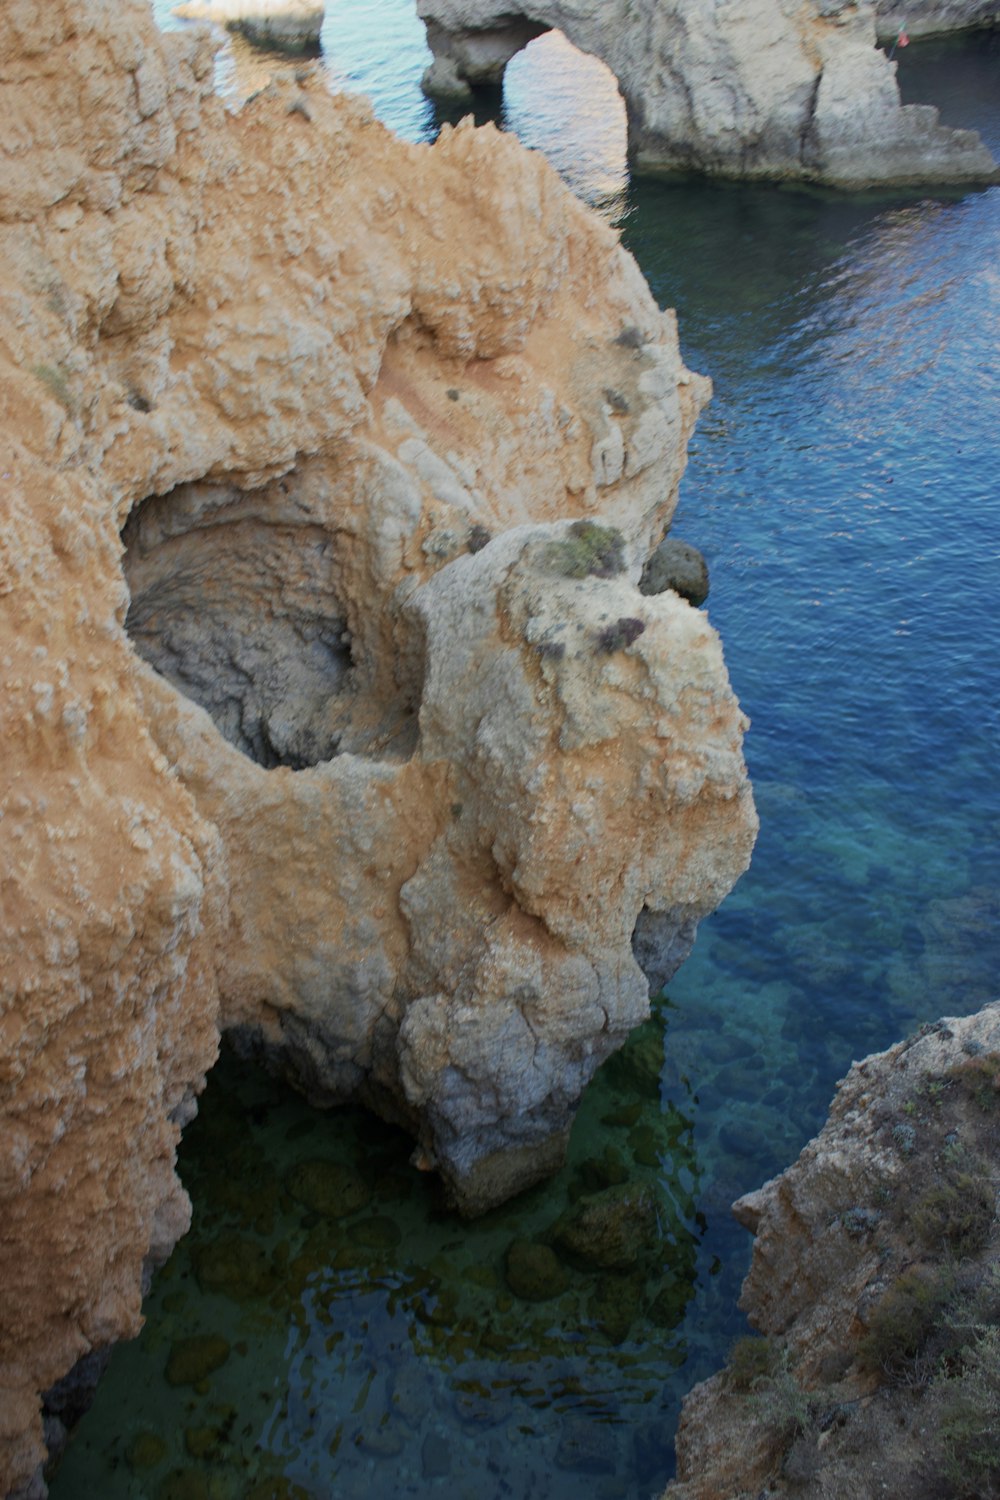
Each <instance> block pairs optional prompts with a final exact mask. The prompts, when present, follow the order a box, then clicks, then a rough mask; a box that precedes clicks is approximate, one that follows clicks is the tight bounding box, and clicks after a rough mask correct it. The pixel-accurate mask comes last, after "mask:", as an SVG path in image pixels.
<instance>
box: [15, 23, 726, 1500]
mask: <svg viewBox="0 0 1000 1500" xmlns="http://www.w3.org/2000/svg"><path fill="white" fill-rule="evenodd" d="M0 59H2V62H0V113H2V118H3V121H4V130H3V132H2V136H0V429H2V434H3V438H2V444H0V503H2V506H3V524H2V528H0V663H2V669H3V675H2V697H0V707H2V713H3V755H2V760H0V882H2V893H3V895H2V911H0V932H2V991H0V1113H2V1133H0V1141H2V1146H0V1174H2V1175H0V1197H2V1204H0V1210H2V1211H0V1492H3V1493H7V1492H15V1491H18V1490H19V1489H22V1488H24V1487H27V1488H25V1492H28V1490H30V1489H32V1487H35V1488H37V1485H38V1483H39V1481H38V1477H37V1471H38V1465H39V1462H40V1460H41V1458H42V1456H43V1452H44V1448H43V1439H42V1425H41V1417H40V1407H39V1393H40V1392H44V1391H45V1390H47V1389H48V1388H50V1387H51V1386H52V1385H53V1383H55V1382H56V1381H58V1380H59V1379H60V1378H61V1377H62V1376H63V1375H64V1374H65V1373H66V1372H67V1371H68V1370H70V1369H71V1367H73V1366H74V1364H75V1362H77V1361H79V1360H81V1359H83V1358H84V1357H85V1356H87V1355H88V1354H89V1353H91V1352H92V1351H96V1350H100V1349H102V1348H105V1347H107V1346H108V1345H110V1344H111V1343H113V1342H114V1341H115V1340H117V1339H120V1338H123V1337H127V1336H129V1335H131V1334H134V1333H135V1331H136V1329H137V1327H138V1325H139V1321H140V1298H141V1285H142V1278H143V1270H144V1266H147V1265H148V1264H151V1263H154V1262H156V1261H158V1260H160V1259H162V1258H163V1256H164V1255H165V1254H167V1253H168V1252H169V1249H170V1247H171V1245H172V1244H173V1243H174V1241H175V1240H176V1238H177V1236H178V1235H179V1234H181V1233H182V1232H183V1230H184V1228H185V1225H186V1223H187V1215H188V1211H189V1210H188V1204H187V1200H186V1197H185V1195H184V1193H183V1190H182V1188H181V1187H180V1185H179V1183H178V1182H177V1179H176V1177H175V1175H174V1170H173V1162H174V1150H175V1146H176V1143H177V1140H178V1136H179V1132H180V1129H181V1127H182V1126H183V1124H184V1122H185V1121H186V1120H187V1119H188V1118H189V1117H190V1114H191V1111H192V1109H193V1107H194V1104H193V1101H194V1097H195V1096H196V1094H197V1093H198V1091H199V1090H200V1088H201V1087H202V1085H203V1082H204V1076H205V1073H206V1070H207V1069H209V1068H210V1067H211V1065H212V1063H213V1060H214V1058H215V1055H216V1050H217V1045H218V1038H219V1028H220V1025H221V1026H223V1027H229V1028H230V1029H231V1031H232V1034H233V1035H234V1037H235V1039H236V1040H237V1042H238V1044H239V1045H241V1046H242V1047H243V1048H244V1049H246V1050H248V1051H253V1052H258V1053H260V1054H262V1055H263V1056H265V1058H266V1059H267V1060H269V1061H270V1062H271V1064H272V1065H274V1066H276V1067H278V1068H280V1069H282V1070H283V1071H285V1072H286V1073H287V1074H288V1075H289V1076H291V1077H293V1078H294V1079H295V1080H296V1081H297V1082H298V1084H299V1086H301V1087H302V1088H304V1089H305V1090H306V1092H307V1093H308V1094H309V1095H310V1097H312V1098H314V1099H316V1100H317V1102H320V1103H329V1102H335V1101H336V1100H338V1099H343V1098H347V1097H354V1098H360V1099H362V1100H367V1101H368V1102H370V1103H371V1104H373V1105H374V1106H375V1107H377V1108H379V1109H381V1110H382V1111H383V1112H384V1113H386V1114H388V1115H390V1116H391V1117H393V1118H397V1119H400V1120H402V1121H403V1122H404V1123H405V1124H406V1125H407V1126H408V1127H409V1128H410V1129H411V1130H412V1131H413V1133H414V1135H415V1136H416V1137H417V1138H418V1142H419V1149H420V1151H421V1152H422V1154H423V1160H424V1162H425V1164H436V1165H437V1166H438V1167H439V1169H440V1170H441V1172H442V1174H443V1176H444V1177H445V1179H446V1181H447V1182H448V1183H449V1184H450V1187H451V1190H452V1192H453V1195H454V1197H455V1198H456V1200H457V1201H458V1202H459V1203H461V1204H462V1205H463V1206H464V1207H465V1208H467V1209H468V1210H470V1211H474V1210H476V1209H477V1208H481V1207H483V1206H484V1205H486V1204H488V1203H490V1202H494V1201H496V1200H497V1199H498V1198H499V1197H502V1196H503V1195H504V1194H505V1193H507V1192H510V1191H514V1190H516V1189H517V1187H519V1186H521V1185H523V1184H524V1183H525V1182H528V1181H531V1180H534V1179H535V1178H536V1177H537V1176H538V1175H539V1173H541V1172H544V1171H545V1170H547V1169H548V1168H549V1167H550V1166H551V1165H552V1164H553V1163H554V1162H555V1161H556V1160H557V1159H558V1157H559V1155H560V1153H561V1150H562V1145H563V1142H564V1139H565V1135H566V1131H567V1130H568V1126H569V1123H570V1120H571V1118H572V1114H573V1110H574V1108H575V1104H576V1101H577V1099H578V1097H579V1094H580V1091H581V1090H582V1088H583V1087H584V1085H585V1084H586V1082H587V1080H588V1079H589V1077H590V1076H591V1074H592V1072H593V1070H594V1068H595V1067H596V1066H597V1065H598V1063H599V1062H600V1061H601V1060H602V1059H603V1057H604V1056H606V1055H607V1053H608V1052H609V1050H611V1049H612V1048H613V1047H614V1046H615V1045H617V1044H618V1043H619V1042H620V1041H621V1040H622V1038H623V1037H624V1036H625V1034H626V1033H627V1031H628V1030H629V1029H630V1028H631V1027H632V1026H633V1025H634V1024H635V1023H636V1022H637V1021H639V1020H640V1019H641V1018H642V1017H643V1015H644V1014H645V1011H646V1006H647V985H646V981H645V979H644V977H643V974H642V972H641V970H640V968H639V966H638V964H637V963H636V961H635V958H634V956H633V946H632V945H633V935H635V944H636V951H637V952H639V953H640V954H641V956H642V958H643V962H644V964H645V965H646V966H647V967H648V969H649V970H650V971H651V972H652V973H653V974H654V976H655V977H656V978H657V979H658V978H659V977H661V976H662V975H665V974H666V973H669V972H670V971H671V970H672V968H673V967H675V966H676V963H677V962H679V961H680V959H681V958H682V957H683V955H684V952H685V951H686V948H687V946H688V945H689V943H690V940H691V935H692V932H693V928H694V925H695V923H696V922H697V920H698V918H699V917H700V916H701V915H703V914H704V913H705V912H706V911H707V910H709V909H711V908H712V907H713V906H714V905H716V904H717V902H718V901H719V900H720V899H721V898H722V897H723V895H724V894H725V892H726V891H727V890H728V888H729V887H730V885H731V884H732V882H733V881H734V880H735V879H736V878H737V876H738V874H739V873H740V871H741V870H742V869H743V868H744V867H745V865H746V863H747V860H748V858H749V853H750V847H751V844H752V840H753V835H754V829H755V820H754V814H753V807H752V802H751V799H750V794H749V788H748V785H747V782H746V777H745V772H744V768H743V762H742V758H741V752H740V741H741V735H742V730H743V727H744V723H743V720H742V717H741V715H740V712H739V709H738V706H737V705H736V703H735V701H734V699H733V697H732V694H731V692H730V689H729V687H728V684H727V681H726V677H725V672H724V668H723V665H722V660H721V652H720V648H719V643H718V641H717V639H716V637H715V635H714V633H713V631H712V630H711V627H710V626H709V624H708V623H707V621H706V619H705V618H704V617H703V616H702V615H700V614H699V613H697V612H696V611H694V610H692V609H691V608H690V607H689V606H688V605H687V604H685V603H684V602H683V601H682V600H681V599H680V598H679V597H678V596H677V595H675V594H673V593H665V594H662V595H659V596H654V597H645V596H643V595H641V594H640V593H639V592H638V590H637V588H636V587H635V581H636V579H637V578H638V574H639V570H640V567H641V565H642V562H643V560H644V559H645V557H646V556H647V555H648V553H649V551H650V549H651V548H652V547H653V546H654V545H655V544H656V543H657V542H658V541H659V539H660V537H661V536H662V534H663V532H664V530H665V528H666V527H667V525H668V524H669V520H670V516H671V513H672V509H673V506H674V502H675V498H676V490H677V484H678V481H679V477H680V472H681V469H682V466H683V462H684V450H685V443H686V439H687V436H688V433H689V431H690V428H691V425H692V423H693V422H694V420H695V417H696V415H697V411H698V409H699V407H700V405H701V403H702V402H703V400H704V399H705V395H706V392H707V385H706V383H705V382H703V381H701V380H700V379H698V378H697V377H694V376H691V375H690V374H689V373H688V372H687V371H686V370H685V369H684V368H683V365H682V363H681V361H680V358H679V355H678V351H677V341H676V332H675V328H674V324H673V321H672V318H671V317H670V316H669V315H663V314H661V313H660V312H659V310H658V309H657V308H656V307H655V305H654V303H653V301H652V299H651V297H650V295H649V293H648V290H647V288H646V287H645V284H644V283H643V281H642V278H641V276H640V274H639V272H638V270H637V269H636V267H635V265H634V263H633V262H632V261H631V259H630V258H629V257H628V256H627V255H626V254H624V252H623V251H622V250H621V249H620V248H619V246H618V244H617V241H616V239H615V237H614V235H613V234H612V233H611V232H610V231H609V230H608V229H607V228H606V227H604V226H602V225H600V224H599V223H597V222H596V221H595V220H594V219H593V218H591V217H590V215H589V214H588V213H587V212H586V211H585V210H584V209H583V208H582V207H580V206H579V205H578V204H577V203H576V202H575V201H574V200H572V198H571V197H570V196H569V195H568V194H567V193H566V192H565V191H564V189H563V188H562V187H561V185H560V184H559V182H558V181H557V179H556V178H555V176H554V174H553V173H552V172H551V170H550V169H549V168H548V167H547V165H546V164H545V162H544V161H543V160H542V159H540V158H538V157H535V156H530V155H528V154H527V153H525V152H524V151H523V150H522V149H521V148H520V147H519V146H518V145H517V143H516V142H514V141H512V140H510V139H506V138H502V137H500V136H498V135H497V134H496V133H495V132H493V131H491V130H490V131H483V132H476V131H473V130H471V129H460V130H458V131H455V132H449V133H446V135H445V137H444V138H443V139H442V140H441V141H440V142H439V143H438V144H437V145H436V146H435V147H433V148H427V147H415V146H405V145H402V144H400V143H399V142H397V141H396V140H394V139H393V138H392V137H391V136H390V135H389V134H388V132H387V131H385V130H384V129H383V128H382V127H381V126H380V125H378V124H377V123H376V122H375V121H374V120H373V118H372V117H371V115H370V113H369V111H368V109H367V106H366V105H365V104H364V103H362V102H358V101H356V100H354V101H351V100H346V99H331V98H330V97H328V96H327V95H326V93H325V91H324V90H323V89H322V87H312V86H303V87H299V86H298V84H295V83H291V84H288V85H283V86H280V87H275V88H274V89H272V90H270V91H268V92H267V93H266V94H265V95H263V96H261V97H259V98H257V99H255V100H254V101H252V102H251V104H249V105H248V106H247V107H246V108H244V110H243V111H242V112H241V113H240V114H238V115H235V116H233V115H230V114H228V113H227V112H226V111H225V110H224V108H223V106H222V105H221V103H220V102H219V101H218V100H217V99H215V98H213V97H212V96H211V66H212V64H211V55H210V51H209V50H208V47H207V44H206V43H205V41H204V39H203V38H202V37H200V36H199V35H184V36H171V37H161V36H160V35H159V34H158V33H157V32H156V30H155V28H154V26H153V24H152V20H151V17H150V15H149V13H148V10H147V8H146V7H145V6H144V5H142V4H140V3H139V0H114V3H112V0H73V3H69V0H44V3H42V4H37V3H35V0H31V3H29V0H9V3H7V4H5V5H4V6H3V8H2V9H0ZM127 613H128V624H127V627H126V614H127ZM143 658H145V660H144V659H143Z"/></svg>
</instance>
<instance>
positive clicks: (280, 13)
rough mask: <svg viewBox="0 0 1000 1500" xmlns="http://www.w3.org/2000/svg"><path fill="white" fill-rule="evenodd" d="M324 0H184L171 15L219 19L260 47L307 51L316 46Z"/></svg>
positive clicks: (191, 19)
mask: <svg viewBox="0 0 1000 1500" xmlns="http://www.w3.org/2000/svg"><path fill="white" fill-rule="evenodd" d="M324 13H325V6H324V3H323V0H183V4H181V5H175V6H174V15H176V16H182V17H184V18H185V19H186V20H190V21H219V22H220V23H221V24H222V25H223V26H225V27H226V29H227V30H229V31H236V32H239V33H240V34H241V35H242V36H245V37H246V38H247V40H248V41H250V42H254V43H255V44H256V45H257V46H260V47H273V48H277V49H279V50H281V51H284V52H308V51H312V50H314V49H315V48H317V47H318V46H319V34H320V31H321V30H322V26H323V16H324Z"/></svg>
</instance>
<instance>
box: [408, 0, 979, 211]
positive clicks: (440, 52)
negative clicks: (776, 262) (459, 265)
mask: <svg viewBox="0 0 1000 1500" xmlns="http://www.w3.org/2000/svg"><path fill="white" fill-rule="evenodd" d="M417 10H418V12H419V14H420V15H421V17H422V18H423V20H424V21H425V22H426V25H427V39H428V42H429V44H430V47H431V50H432V52H433V53H434V56H435V61H434V63H433V64H432V65H431V67H430V69H429V70H428V73H427V76H426V78H425V82H424V87H425V88H426V89H427V90H428V92H430V93H435V94H438V93H440V94H444V95H455V94H460V93H461V90H462V89H463V88H465V89H466V90H467V89H468V86H469V85H470V84H476V83H483V82H497V81H498V80H499V78H500V77H501V76H502V74H503V69H504V67H505V66H506V64H507V62H508V61H509V59H510V58H511V57H512V56H513V55H514V53H515V52H517V51H518V50H519V49H520V48H521V47H523V46H524V45H525V43H526V42H528V41H530V39H531V38H532V37H533V36H537V35H539V34H540V33H541V32H543V31H548V30H549V29H550V28H552V27H557V28H558V29H559V30H561V31H563V32H564V33H565V35H566V36H567V37H568V38H569V40H570V41H571V42H573V43H574V45H575V46H577V47H579V48H580V49H581V50H582V51H584V52H589V53H593V55H594V56H595V57H599V58H601V59H602V61H604V62H606V63H607V65H608V67H609V68H611V70H612V72H613V73H614V74H615V76H616V77H617V79H618V85H619V87H620V89H621V92H622V95H623V97H624V99H625V106H626V111H627V115H628V133H629V159H630V162H631V164H632V167H633V169H634V170H635V171H638V172H652V173H656V172H670V171H685V170H695V171H701V172H709V173H716V174H720V175H723V176H729V177H762V178H777V179H790V180H801V181H806V182H822V183H828V184H830V185H832V186H835V187H847V188H859V187H871V186H879V185H883V184H905V183H920V182H959V183H964V182H987V181H995V180H996V177H997V165H996V163H995V162H994V161H993V159H992V157H991V155H990V153H989V151H988V150H987V149H986V147H985V146H984V145H983V144H982V142H981V141H980V140H979V137H978V136H977V135H976V134H975V133H974V132H973V131H968V130H951V129H948V128H945V127H943V126H941V125H940V124H939V123H938V113H937V110H935V109H932V108H930V107H928V106H924V105H913V104H910V105H906V106H903V105H902V104H901V103H900V98H899V90H898V87H897V85H896V73H895V65H894V64H893V63H890V62H889V61H888V59H887V58H886V56H885V55H884V54H883V53H882V52H880V51H879V50H878V49H877V48H876V46H875V20H874V11H873V10H872V8H871V7H870V6H869V5H866V4H861V5H857V4H855V3H853V0H806V3H804V4H802V3H800V0H754V3H753V4H748V3H747V0H722V3H718V0H669V3H666V4H664V3H662V0H641V3H636V0H616V3H615V4H608V3H606V0H513V3H512V0H417Z"/></svg>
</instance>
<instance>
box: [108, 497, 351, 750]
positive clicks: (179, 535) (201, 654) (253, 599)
mask: <svg viewBox="0 0 1000 1500" xmlns="http://www.w3.org/2000/svg"><path fill="white" fill-rule="evenodd" d="M122 542H123V544H124V547H125V556H124V561H123V566H124V572H125V578H126V581H127V583H128V587H129V591H130V594H131V605H130V608H129V611H128V615H127V617H126V621H125V627H126V630H127V632H128V634H129V636H130V637H131V640H132V642H133V644H134V645H135V647H136V649H137V650H138V652H139V654H140V655H141V656H142V657H144V658H145V660H146V661H148V662H149V663H150V665H151V666H152V667H154V668H155V670H156V671H157V672H159V673H160V674H161V675H162V676H163V677H165V678H167V680H168V681H169V682H171V683H173V685H174V686H175V687H176V688H177V689H178V690H179V691H180V692H182V693H184V694H185V695H186V696H187V697H189V698H191V699H193V701H194V702H196V703H198V704H200V705H201V707H202V708H204V709H206V710H207V712H208V713H209V714H210V715H211V716H212V719H213V720H214V721H215V724H216V725H217V727H218V729H219V730H220V732H221V733H222V734H223V736H224V737H225V738H226V739H227V740H228V741H229V742H230V743H231V744H233V745H235V746H236V747H237V748H238V749H239V750H241V751H242V752H243V753H244V754H245V755H247V756H249V757H250V758H251V759H253V760H255V761H257V762H258V764H260V765H262V766H265V767H267V768H272V767H274V766H289V767H291V768H292V769H295V770H300V769H302V768H303V767H305V766H311V765H316V764H318V763H319V762H321V761H324V760H329V759H330V758H331V757H332V756H333V755H335V754H336V752H337V749H338V746H339V743H340V739H341V735H342V730H343V720H344V698H345V695H348V696H349V695H350V691H351V682H352V670H353V664H352V652H351V638H350V633H349V631H348V626H347V619H346V613H345V610H344V608H343V605H342V602H341V587H340V569H339V565H338V557H337V545H336V533H335V532H331V530H330V529H329V528H327V527H325V526H323V525H321V524H318V522H317V520H316V519H315V517H314V516H312V515H311V514H310V513H309V509H308V508H307V507H303V506H302V505H301V503H300V502H299V500H298V498H297V497H296V494H295V486H294V483H292V482H290V481H289V480H287V479H286V480H279V481H276V482H275V483H274V484H272V485H269V486H267V487H266V488H265V489H263V490H252V491H247V490H242V489H240V488H239V487H238V486H237V485H236V484H234V483H228V484H227V483H224V482H221V483H220V482H210V481H200V482H195V483H190V484H182V485H178V486H177V487H176V488H175V489H173V490H171V491H170V492H169V493H168V494H165V495H154V496H151V497H150V498H148V499H146V500H144V501H142V503H141V504H139V505H137V506H136V507H135V508H134V509H133V510H132V512H131V514H130V515H129V517H128V520H127V521H126V523H125V526H124V528H123V530H122Z"/></svg>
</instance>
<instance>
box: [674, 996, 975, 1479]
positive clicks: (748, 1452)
mask: <svg viewBox="0 0 1000 1500" xmlns="http://www.w3.org/2000/svg"><path fill="white" fill-rule="evenodd" d="M998 1101H1000V1004H992V1005H987V1006H985V1007H984V1008H983V1009H982V1010H981V1011H979V1012H978V1013H977V1014H976V1015H973V1016H967V1017H959V1018H953V1017H949V1018H948V1019H946V1020H942V1021H938V1022H936V1023H933V1024H931V1025H927V1026H924V1027H922V1028H921V1030H920V1031H919V1032H918V1033H917V1034H916V1035H915V1036H913V1037H910V1038H909V1039H908V1040H907V1041H904V1042H900V1043H898V1044H897V1045H896V1046H894V1047H891V1048H889V1050H888V1051H887V1052H882V1053H877V1054H875V1055H873V1056H871V1057H868V1058H865V1060H864V1061H863V1062H859V1063H856V1064H855V1065H854V1066H853V1067H852V1068H851V1071H850V1073H849V1074H848V1076H847V1077H846V1078H845V1079H844V1080H843V1082H842V1084H841V1086H840V1089H839V1091H838V1094H837V1096H836V1098H835V1100H834V1102H833V1105H832V1107H831V1110H830V1115H829V1118H828V1120H827V1122H826V1124H825V1125H824V1127H823V1129H822V1131H821V1132H820V1134H819V1135H818V1136H817V1137H816V1138H815V1139H814V1140H812V1141H810V1142H809V1144H808V1145H807V1146H806V1147H805V1148H804V1150H803V1151H802V1153H801V1155H800V1156H799V1158H798V1160H797V1161H796V1162H794V1163H793V1164H792V1166H790V1167H789V1168H788V1170H787V1171H785V1172H783V1173H782V1174H781V1175H780V1176H779V1177H775V1178H772V1180H771V1181H770V1182H766V1183H765V1184H764V1186H763V1187H762V1188H760V1189H759V1190H758V1191H757V1192H752V1193H748V1194H747V1195H746V1196H745V1197H743V1198H741V1199H740V1200H739V1201H738V1202H737V1203H736V1204H734V1212H735V1214H736V1216H737V1218H738V1219H739V1220H740V1222H741V1223H742V1224H743V1225H745V1227H746V1228H747V1229H749V1230H750V1231H751V1232H752V1233H753V1235H754V1247H753V1262H752V1264H751V1267H750V1273H749V1275H748V1277H747V1279H746V1281H745V1282H744V1286H743V1296H742V1298H741V1306H742V1307H743V1308H744V1310H745V1311H746V1313H747V1314H748V1316H749V1318H750V1320H751V1322H752V1324H753V1325H754V1327H755V1328H756V1329H758V1330H759V1335H760V1336H758V1337H755V1338H745V1339H741V1340H740V1341H739V1342H738V1343H737V1344H736V1345H735V1346H734V1348H733V1351H732V1353H731V1356H730V1360H729V1363H728V1365H727V1366H726V1368H725V1369H724V1370H723V1371H722V1372H720V1374H718V1375H715V1376H713V1377H712V1379H711V1380H707V1381H705V1382H703V1383H702V1384H701V1385H699V1386H696V1387H695V1389H694V1390H693V1391H692V1392H691V1393H690V1395H689V1396H688V1397H687V1398H686V1400H685V1403H684V1409H683V1414H682V1417H681V1424H680V1428H679V1430H678V1435H677V1467H678V1478H677V1480H676V1481H675V1482H673V1483H672V1484H670V1485H668V1486H667V1489H666V1492H665V1494H664V1497H663V1500H717V1497H718V1496H720V1495H727V1496H730V1495H731V1496H734V1497H735V1496H742V1495H755V1494H757V1493H758V1492H760V1491H762V1490H763V1491H766V1493H767V1494H769V1495H775V1496H779V1497H781V1496H789V1497H790V1496H793V1495H801V1494H803V1493H807V1494H812V1495H857V1496H859V1497H861V1500H875V1497H877V1496H879V1495H884V1494H887V1493H889V1492H890V1491H891V1492H892V1493H894V1494H896V1495H899V1496H902V1497H907V1500H910V1497H912V1500H923V1497H924V1496H927V1495H938V1494H941V1495H944V1494H947V1495H954V1496H957V1497H958V1496H960V1497H963V1500H965V1497H969V1500H971V1497H979V1496H984V1497H985V1496H989V1495H995V1494H996V1493H997V1480H998V1477H1000V1457H998V1453H997V1447H996V1442H995V1435H996V1430H997V1429H996V1421H997V1365H998V1357H1000V1350H998V1339H997V1324H998V1319H1000V1276H998V1274H997V1271H998V1261H997V1250H998V1247H1000V1223H998V1220H997V1201H998V1190H1000V1157H998V1152H997V1146H998V1136H1000V1117H998Z"/></svg>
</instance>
